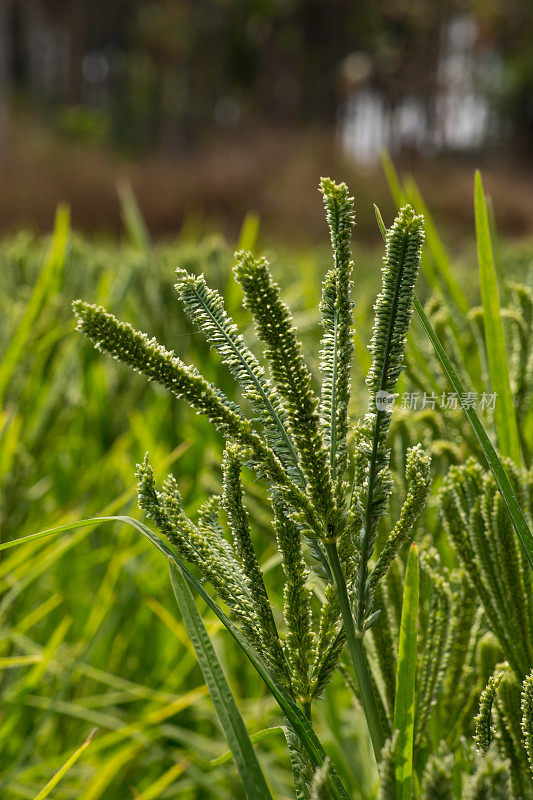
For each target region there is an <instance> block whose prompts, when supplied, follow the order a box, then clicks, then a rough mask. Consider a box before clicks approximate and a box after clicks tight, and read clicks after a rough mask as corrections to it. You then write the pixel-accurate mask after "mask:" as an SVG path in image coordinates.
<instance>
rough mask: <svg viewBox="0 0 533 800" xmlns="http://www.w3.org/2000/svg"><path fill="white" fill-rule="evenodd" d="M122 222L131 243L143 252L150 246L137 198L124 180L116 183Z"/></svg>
mask: <svg viewBox="0 0 533 800" xmlns="http://www.w3.org/2000/svg"><path fill="white" fill-rule="evenodd" d="M117 194H118V196H119V200H120V212H121V216H122V223H123V225H124V229H125V231H126V233H127V235H128V238H129V240H130V242H131V244H132V245H133V246H134V247H136V248H137V250H141V251H143V252H148V250H149V248H150V235H149V233H148V230H147V228H146V225H145V222H144V219H143V215H142V212H141V209H140V208H139V203H138V202H137V198H136V197H135V194H134V193H133V189H132V188H131V185H130V184H129V183H127V182H126V181H120V182H119V183H118V184H117Z"/></svg>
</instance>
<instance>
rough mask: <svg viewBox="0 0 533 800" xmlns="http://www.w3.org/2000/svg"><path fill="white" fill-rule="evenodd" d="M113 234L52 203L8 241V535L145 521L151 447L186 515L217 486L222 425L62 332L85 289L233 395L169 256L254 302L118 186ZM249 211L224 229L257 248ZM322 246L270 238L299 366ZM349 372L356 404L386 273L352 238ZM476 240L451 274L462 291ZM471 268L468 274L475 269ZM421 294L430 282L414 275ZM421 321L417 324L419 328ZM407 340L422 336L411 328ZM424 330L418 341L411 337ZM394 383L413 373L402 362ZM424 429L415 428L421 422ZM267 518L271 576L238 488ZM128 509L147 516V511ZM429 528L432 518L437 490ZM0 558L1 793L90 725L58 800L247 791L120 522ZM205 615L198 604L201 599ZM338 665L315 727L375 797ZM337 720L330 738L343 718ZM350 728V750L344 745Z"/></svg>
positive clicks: (39, 776)
mask: <svg viewBox="0 0 533 800" xmlns="http://www.w3.org/2000/svg"><path fill="white" fill-rule="evenodd" d="M123 209H124V221H125V233H124V237H123V239H122V240H121V241H118V242H114V241H109V240H103V239H102V240H99V239H97V238H94V239H92V240H87V239H84V238H82V237H80V236H78V235H76V234H75V233H72V232H71V231H70V230H69V222H68V212H67V210H66V209H59V210H58V214H57V218H56V227H55V234H54V236H53V237H52V238H51V237H40V236H36V235H34V234H32V233H28V232H21V233H19V234H16V235H14V236H12V237H10V238H7V239H5V240H4V241H3V242H2V243H1V245H0V265H1V272H2V276H3V280H2V285H1V288H0V307H1V308H2V312H3V313H2V315H1V317H0V352H1V353H2V363H1V366H0V397H1V398H2V403H0V407H1V408H2V409H3V410H2V412H1V414H2V416H1V418H0V522H1V540H2V541H8V540H10V539H15V538H20V537H22V536H26V535H29V534H31V533H34V532H36V531H39V530H44V529H49V528H52V527H55V526H58V525H61V524H64V523H67V522H69V521H72V520H76V519H80V518H83V517H89V516H93V515H102V514H126V513H127V514H130V515H131V516H134V517H138V516H139V512H138V510H137V508H136V503H135V496H134V467H135V464H136V463H137V462H138V461H139V460H140V459H141V458H142V456H143V455H144V453H145V452H146V451H147V450H148V451H149V452H150V457H151V462H152V463H153V464H154V466H155V467H156V469H157V470H158V471H159V474H161V475H162V474H164V473H165V472H168V471H173V472H174V474H175V475H176V477H177V478H178V480H179V482H180V487H181V488H182V491H183V496H184V502H185V506H186V510H187V513H189V511H194V510H195V508H196V507H197V506H198V504H199V502H200V499H201V498H202V497H204V496H205V495H206V494H209V493H212V492H214V491H219V489H220V474H219V470H218V466H217V465H218V463H219V460H220V455H221V440H220V439H219V437H218V435H217V434H216V433H215V432H214V431H213V430H212V428H211V427H210V426H209V424H208V423H207V422H206V421H205V420H204V419H202V418H200V417H197V416H195V415H194V414H192V413H191V412H190V411H189V410H188V409H187V408H186V407H185V405H184V404H181V403H179V402H177V401H175V400H174V399H172V398H171V397H170V396H168V395H166V394H164V393H163V391H162V390H160V389H159V388H157V387H153V386H151V385H147V384H146V382H145V380H144V379H143V378H142V377H140V376H136V375H132V374H131V373H130V372H128V371H127V370H126V369H125V368H124V367H122V366H119V365H117V364H115V363H113V362H110V361H108V360H107V359H105V358H104V357H102V356H101V355H99V354H98V353H95V352H94V350H93V348H92V346H91V345H90V344H88V343H87V342H86V341H85V340H83V339H82V338H81V337H80V336H79V335H78V334H76V333H75V331H74V327H75V326H74V322H73V319H72V314H71V308H70V303H71V301H72V300H73V299H75V298H77V297H83V298H84V299H86V300H88V301H90V302H95V303H99V304H102V305H105V306H106V307H107V308H108V309H109V310H111V311H112V312H114V313H116V314H117V316H119V317H120V318H121V319H125V320H128V321H129V322H131V323H132V324H133V325H134V326H135V327H136V328H139V329H141V330H144V331H146V332H147V333H149V334H150V335H154V336H156V338H157V339H158V340H159V341H162V342H163V343H165V345H166V346H168V347H169V348H172V349H174V350H175V351H176V353H178V354H179V355H180V357H182V358H183V359H184V360H185V361H187V362H194V363H196V364H198V365H200V366H201V369H202V371H203V373H204V374H205V375H206V377H207V378H208V379H209V380H211V381H213V382H214V383H216V384H217V385H219V386H220V387H221V388H222V389H223V390H224V391H225V392H226V393H227V394H228V396H229V397H233V396H235V390H234V386H233V383H232V381H231V379H230V378H229V376H228V375H227V374H226V373H225V371H224V370H223V368H222V367H221V366H220V364H219V362H218V360H217V359H216V358H215V357H214V356H213V355H212V354H210V353H209V351H208V348H207V347H206V345H205V343H204V342H203V340H202V337H201V335H199V334H198V333H197V332H195V331H194V330H193V329H192V328H191V327H190V324H189V323H188V321H187V319H186V317H185V316H184V315H183V314H182V313H181V311H180V308H179V306H178V303H177V302H176V295H175V292H174V290H173V275H174V269H175V267H176V266H178V265H179V266H182V267H186V268H187V269H189V270H191V271H194V272H205V273H206V277H207V279H208V282H209V283H210V284H211V285H213V286H215V287H216V288H218V289H219V290H220V291H222V292H223V293H224V295H225V298H226V302H227V305H228V308H229V310H230V311H231V312H232V313H233V315H234V317H235V319H236V322H237V324H239V325H240V326H242V327H243V330H244V333H245V336H246V338H247V339H248V341H250V342H252V343H253V333H252V331H251V329H250V326H249V318H248V315H247V314H246V312H244V311H243V310H242V307H241V298H240V295H239V293H238V291H237V289H236V288H235V284H234V283H233V282H232V280H231V265H232V249H233V248H232V247H231V246H230V245H228V244H227V243H226V242H224V241H223V240H222V239H221V238H220V237H218V236H217V235H215V234H208V235H204V233H203V231H202V230H200V229H199V228H198V225H197V224H196V223H195V222H194V220H192V219H191V220H190V221H189V222H188V223H186V224H185V226H184V229H183V230H182V231H181V232H180V234H179V235H178V236H177V237H176V238H175V240H174V241H169V242H164V243H159V244H154V245H152V244H151V243H150V241H149V237H148V234H147V233H146V230H145V229H144V226H143V224H142V220H140V219H139V218H138V216H137V210H136V207H135V205H134V203H133V201H132V198H131V197H130V196H129V195H128V193H127V190H125V192H124V194H123ZM256 240H257V221H256V220H255V218H254V217H253V216H249V217H248V218H247V219H246V221H245V223H244V225H243V228H242V231H241V240H240V242H239V243H235V245H237V244H238V245H239V246H244V247H254V246H256ZM327 245H328V243H327V237H326V232H324V248H323V249H318V250H313V251H311V250H309V251H305V250H298V251H292V250H290V249H289V248H283V247H278V248H277V249H276V250H275V251H274V252H273V253H272V254H269V255H272V260H273V266H274V271H275V274H276V276H277V277H278V279H279V280H280V282H281V283H282V286H283V287H284V290H285V298H286V300H287V301H288V302H290V304H291V306H292V307H293V308H296V316H297V321H298V324H299V327H300V329H302V328H303V330H304V334H305V339H304V346H305V349H306V351H307V353H308V354H309V357H310V363H311V365H312V366H313V364H314V366H315V367H316V353H317V349H318V348H317V347H316V344H317V341H316V338H315V337H316V335H317V331H316V330H312V328H313V326H314V325H315V323H316V322H317V319H318V302H319V293H320V278H321V276H322V275H323V274H324V272H325V270H326V268H327V266H328V260H329V252H328V246H327ZM355 252H356V261H357V295H356V297H355V299H356V309H355V315H356V321H357V322H358V339H357V341H356V355H357V363H358V368H357V370H356V373H355V374H354V389H355V391H354V397H353V403H354V417H356V416H357V414H358V410H357V409H360V408H362V405H361V403H358V401H359V400H362V398H363V397H364V374H365V371H366V368H367V366H368V354H367V351H366V347H365V345H366V343H367V342H368V339H369V325H370V323H369V320H370V309H371V307H372V304H373V301H374V297H375V294H376V292H377V288H378V282H379V276H378V270H379V265H380V256H381V253H380V252H374V251H363V252H358V250H357V247H356V248H355ZM474 260H475V251H474V245H473V244H472V248H471V252H465V254H464V256H463V259H462V267H461V268H460V269H458V270H457V272H456V275H457V276H458V280H459V281H460V283H461V285H462V287H463V289H464V291H465V293H466V295H467V297H468V301H469V303H470V304H472V305H474V304H476V303H478V302H479V295H478V291H477V288H476V286H477V283H476V280H474V279H473V273H474V274H476V273H475V272H474V269H473V264H474V263H475V262H474ZM499 260H500V263H501V264H503V265H504V267H505V273H506V277H513V278H514V279H516V280H522V281H524V282H528V281H530V280H531V271H530V269H531V267H530V264H531V263H532V260H533V245H532V244H531V243H527V242H525V243H524V242H523V243H520V244H515V243H512V242H510V243H507V242H503V243H500V252H499ZM476 277H477V274H476ZM420 295H421V296H422V297H424V296H427V295H428V287H427V286H424V285H423V283H422V285H421V287H420ZM413 336H414V337H415V338H417V337H418V338H420V337H422V333H421V331H420V329H419V328H417V327H415V329H414V332H413ZM417 341H418V339H417ZM423 347H424V344H422V342H420V352H421V353H423ZM402 380H408V379H407V378H402ZM397 425H398V426H399V427H400V428H401V429H402V435H403V440H404V442H405V440H408V439H411V442H414V441H415V440H416V439H418V438H419V439H421V440H423V441H424V443H430V442H431V440H432V439H434V438H438V436H439V435H440V434H439V431H438V430H436V429H435V426H433V427H432V423H431V422H428V420H427V415H426V417H423V416H419V417H417V416H416V415H413V419H412V420H411V421H409V423H407V421H406V420H405V419H404V418H402V417H401V416H400V417H399V418H398V422H397ZM415 437H416V438H415ZM247 489H248V494H249V497H250V503H252V504H253V505H254V510H255V512H256V513H255V516H256V518H257V519H259V520H260V524H259V528H258V530H257V536H258V551H259V553H260V557H261V562H262V564H263V565H265V569H266V573H267V582H268V584H269V587H268V588H269V591H270V592H273V593H275V592H276V584H277V580H276V575H277V569H278V563H277V558H276V556H275V548H274V545H273V542H272V539H271V535H270V533H269V528H268V516H267V514H266V510H265V504H264V496H263V490H262V488H261V487H260V486H259V485H257V484H256V483H254V482H253V481H252V480H249V481H248V484H247ZM139 518H140V517H139ZM424 525H425V529H424V531H423V532H424V533H427V532H432V529H433V528H435V514H434V510H433V508H432V506H431V504H430V507H429V510H428V513H427V516H426V519H425V523H424ZM1 556H2V557H1V558H0V592H1V595H0V613H1V623H0V624H1V637H0V647H1V650H0V681H1V687H2V688H1V697H2V708H1V712H0V751H1V753H2V757H1V762H0V763H1V766H0V796H1V797H6V798H11V797H13V798H18V797H20V798H35V797H36V796H37V795H38V792H39V791H40V790H41V788H42V787H43V786H44V785H45V784H46V782H47V781H48V780H49V779H50V778H51V776H52V775H53V774H54V773H55V772H56V771H57V770H58V769H59V768H60V767H61V765H62V764H64V762H65V761H66V760H67V759H68V757H69V756H70V755H71V753H72V752H73V751H74V750H76V748H78V747H79V746H80V745H82V744H83V742H84V741H85V740H86V738H87V736H88V735H89V734H90V732H91V730H92V729H93V728H95V727H97V728H98V731H97V734H96V736H95V737H94V738H93V740H92V741H91V743H90V744H89V746H88V747H87V748H86V749H85V751H84V752H83V753H82V755H81V757H80V758H79V759H78V760H77V761H76V763H75V764H74V765H73V766H72V768H71V769H70V770H69V772H68V773H67V775H66V776H65V777H64V778H63V780H62V781H61V782H60V783H59V784H58V786H57V788H55V789H54V790H53V794H52V795H51V796H53V797H54V798H56V799H57V800H63V799H64V800H70V799H71V798H76V800H112V799H113V800H127V799H128V798H142V800H155V799H156V798H161V800H164V799H165V798H175V797H179V798H180V799H181V798H183V800H214V799H215V798H220V799H221V800H222V799H225V798H240V797H243V792H242V788H241V787H240V786H239V780H238V778H237V775H236V772H235V770H234V768H233V765H232V764H231V763H225V764H223V765H221V766H220V765H219V766H216V767H212V768H210V766H209V765H210V762H211V761H212V760H213V759H216V758H217V757H219V756H220V755H221V754H223V753H224V752H225V750H226V745H225V742H224V739H223V737H222V734H221V732H220V729H219V727H218V724H217V722H216V718H215V714H214V711H213V709H212V706H211V703H210V700H209V696H208V693H207V690H206V688H205V686H204V683H203V679H202V676H201V673H200V671H199V669H198V667H197V665H196V660H195V656H194V651H193V649H192V646H191V645H190V643H189V641H188V638H187V635H186V632H185V629H184V627H183V625H182V624H181V621H180V619H179V615H178V613H177V609H176V606H175V601H174V599H173V596H172V594H171V590H170V587H169V581H168V572H167V566H166V564H165V562H164V560H163V559H162V558H161V557H160V556H159V555H158V554H157V553H156V552H154V551H153V549H152V548H151V547H150V546H149V544H148V543H146V542H145V541H144V540H141V539H140V537H139V536H138V535H137V534H136V533H135V532H133V531H131V530H130V529H128V528H126V527H125V526H120V525H119V524H118V523H117V524H113V525H112V526H109V525H108V526H107V527H104V526H96V525H95V526H90V527H86V528H82V529H80V530H78V531H76V532H74V533H70V534H67V535H64V536H59V537H52V538H45V539H42V540H39V541H37V542H35V543H32V544H30V545H25V546H23V547H19V548H14V549H12V550H8V551H6V552H4V553H2V554H1ZM201 610H202V611H205V609H201ZM205 618H206V620H207V627H208V631H209V633H210V634H215V642H216V645H217V649H218V652H219V654H220V657H221V661H222V663H223V665H224V666H225V667H226V674H227V675H228V676H230V677H231V683H232V687H233V688H234V690H235V694H236V696H237V697H238V698H242V699H241V700H240V705H241V707H242V708H243V710H244V712H245V714H244V716H245V718H246V720H247V724H248V729H249V731H250V733H254V732H256V731H259V730H261V729H263V728H266V727H268V726H271V725H275V724H277V721H278V718H277V713H276V708H275V706H274V702H273V700H272V699H271V698H270V697H269V696H268V695H267V694H266V693H265V690H264V688H263V686H262V684H261V682H260V680H259V679H258V678H257V676H256V675H255V674H254V673H253V670H252V669H251V667H250V666H249V665H248V664H246V663H244V662H243V659H242V658H241V657H240V656H239V654H238V653H236V652H235V650H234V649H233V647H232V646H231V644H230V642H229V641H228V640H227V638H226V636H225V635H224V634H222V633H221V635H216V634H217V633H218V631H219V629H220V623H219V622H218V621H216V620H215V619H214V618H213V617H212V616H211V615H210V614H209V613H207V614H205ZM350 702H351V701H350V700H349V694H348V693H347V692H346V690H345V688H344V686H343V683H342V680H340V678H339V677H337V678H336V679H335V680H334V682H333V684H332V686H331V688H330V690H329V691H328V694H327V697H326V699H325V700H324V701H323V702H322V703H321V704H320V709H319V719H318V721H317V727H318V728H319V729H320V731H321V735H322V738H323V741H324V742H325V744H326V745H327V747H328V749H329V752H330V753H331V755H332V756H333V757H334V758H335V761H336V763H337V765H338V766H339V768H340V770H341V771H342V773H343V778H344V779H345V782H346V785H347V786H350V787H352V789H353V790H354V791H356V790H359V791H360V792H361V797H365V798H366V797H368V798H370V797H371V796H372V795H371V794H370V795H369V794H368V793H366V794H365V792H364V790H363V789H362V787H367V786H371V785H372V783H373V781H372V776H373V773H372V768H371V767H370V766H369V764H370V759H369V758H368V754H369V752H370V751H369V743H368V741H367V740H366V737H365V736H363V734H362V733H361V731H362V730H363V728H362V726H361V725H359V721H360V717H359V712H358V711H357V710H356V711H355V712H354V710H353V708H352V707H351V706H350ZM341 732H342V736H340V733H341ZM349 740H351V741H352V742H355V743H356V746H355V747H350V749H349V750H347V749H346V748H345V745H341V744H340V742H341V741H342V742H346V741H349ZM284 751H285V748H284V742H283V737H282V735H281V734H280V733H273V734H272V735H271V736H269V737H268V738H267V739H265V740H264V741H263V742H262V743H261V745H260V749H259V753H260V758H261V761H262V763H263V765H264V767H265V772H266V773H267V774H268V776H269V779H270V781H271V782H272V788H273V791H274V793H275V795H276V797H279V798H289V797H291V796H292V790H291V780H290V771H289V764H288V759H287V757H286V756H285V755H283V753H284Z"/></svg>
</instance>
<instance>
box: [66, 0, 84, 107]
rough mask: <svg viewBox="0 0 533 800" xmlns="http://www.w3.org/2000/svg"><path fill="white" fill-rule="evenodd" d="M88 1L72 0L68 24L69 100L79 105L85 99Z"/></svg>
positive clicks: (67, 16)
mask: <svg viewBox="0 0 533 800" xmlns="http://www.w3.org/2000/svg"><path fill="white" fill-rule="evenodd" d="M87 11H88V9H87V3H86V0H70V3H69V6H68V13H67V15H66V20H65V22H66V25H67V30H68V54H69V69H68V84H67V102H68V103H70V104H72V105H79V104H80V103H81V102H82V100H83V59H84V57H85V55H86V49H87V28H88V22H89V20H88V16H87Z"/></svg>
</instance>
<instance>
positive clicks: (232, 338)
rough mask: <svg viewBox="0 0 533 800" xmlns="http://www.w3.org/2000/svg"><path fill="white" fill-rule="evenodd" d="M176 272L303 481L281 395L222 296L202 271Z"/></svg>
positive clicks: (181, 291) (180, 287)
mask: <svg viewBox="0 0 533 800" xmlns="http://www.w3.org/2000/svg"><path fill="white" fill-rule="evenodd" d="M176 274H177V278H178V282H177V283H176V285H175V288H176V291H177V292H178V295H179V298H180V300H181V302H182V304H183V306H184V308H185V311H186V312H187V314H188V315H189V317H190V318H191V320H192V321H193V322H194V324H195V325H196V326H197V327H198V328H200V330H202V331H203V333H204V334H205V336H206V338H207V341H208V342H209V344H210V345H211V346H212V347H213V348H215V350H216V351H217V352H218V354H219V355H220V357H221V359H222V361H223V363H224V364H226V366H227V367H228V369H229V371H230V372H231V374H232V375H233V377H234V378H235V379H236V380H237V381H238V382H239V384H240V386H241V388H242V390H243V394H244V396H245V397H246V398H247V399H248V400H250V402H251V404H252V406H253V409H254V412H255V413H256V414H257V418H258V421H259V422H260V423H261V424H262V425H263V428H264V430H265V433H266V437H267V439H268V442H269V444H270V446H271V447H272V449H273V450H274V451H275V453H276V455H277V456H278V457H279V459H280V461H282V462H283V464H284V465H285V467H286V469H287V471H288V472H289V474H290V475H291V477H292V478H293V479H294V480H296V481H297V482H298V483H300V484H301V485H303V483H305V480H304V477H303V474H302V471H301V469H300V467H299V464H298V456H297V454H296V450H295V448H294V445H293V443H292V441H291V439H290V437H289V435H288V433H287V430H286V428H287V419H286V414H285V411H284V409H283V407H282V403H281V398H280V397H279V395H278V393H277V392H276V390H275V389H274V387H273V386H272V385H271V383H270V381H269V380H267V378H266V376H265V373H264V370H263V367H262V366H261V365H260V363H259V361H258V360H257V359H256V357H255V356H254V354H253V353H252V352H251V351H250V350H249V349H248V347H247V346H246V344H245V342H244V339H243V337H242V335H241V334H240V333H239V331H238V329H237V326H236V325H235V323H234V322H233V320H232V319H231V318H230V317H228V315H227V313H226V309H225V307H224V301H223V299H222V297H221V296H220V294H219V293H218V292H217V291H216V290H215V289H210V288H209V287H208V286H207V284H206V282H205V278H204V276H203V275H199V276H195V275H190V274H189V273H188V272H186V270H183V269H178V270H176Z"/></svg>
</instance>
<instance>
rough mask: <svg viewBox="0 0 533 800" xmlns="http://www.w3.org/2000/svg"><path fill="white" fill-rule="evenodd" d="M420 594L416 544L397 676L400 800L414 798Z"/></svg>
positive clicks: (405, 598) (410, 563)
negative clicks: (412, 783)
mask: <svg viewBox="0 0 533 800" xmlns="http://www.w3.org/2000/svg"><path fill="white" fill-rule="evenodd" d="M418 592H419V568H418V549H417V546H416V544H412V545H411V549H410V551H409V558H408V561H407V570H406V573H405V587H404V592H403V606H402V621H401V625H400V646H399V651H398V670H397V673H396V702H395V705H394V727H395V729H396V730H397V731H398V743H397V761H396V797H397V800H410V798H411V782H412V774H413V738H414V723H415V677H416V654H417V635H418Z"/></svg>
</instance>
